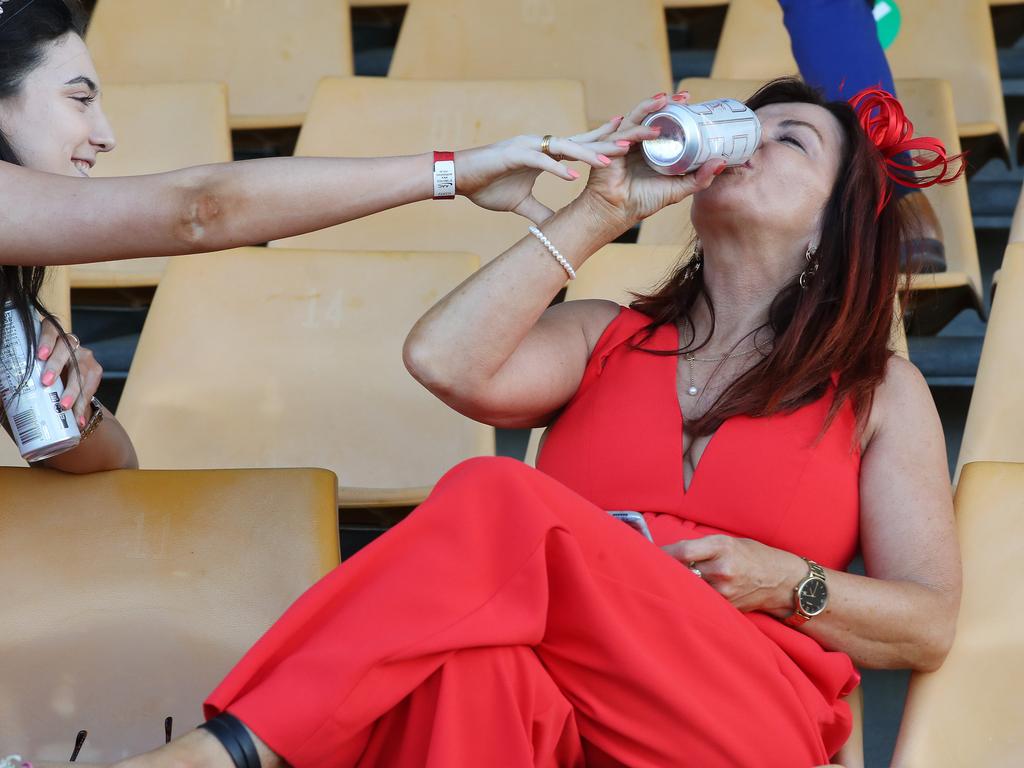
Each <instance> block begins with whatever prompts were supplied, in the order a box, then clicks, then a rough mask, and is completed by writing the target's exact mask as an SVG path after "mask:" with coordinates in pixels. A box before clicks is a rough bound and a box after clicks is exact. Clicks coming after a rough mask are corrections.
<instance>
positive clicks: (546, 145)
mask: <svg viewBox="0 0 1024 768" xmlns="http://www.w3.org/2000/svg"><path fill="white" fill-rule="evenodd" d="M554 138H555V137H554V136H552V135H551V134H550V133H548V134H545V135H544V138H543V139H541V140H540V151H541V152H543V153H544V154H545V155H547V156H548V157H553V158H554V159H555V160H561V159H562V156H561V155H556V154H553V153H552V152H551V140H552V139H554Z"/></svg>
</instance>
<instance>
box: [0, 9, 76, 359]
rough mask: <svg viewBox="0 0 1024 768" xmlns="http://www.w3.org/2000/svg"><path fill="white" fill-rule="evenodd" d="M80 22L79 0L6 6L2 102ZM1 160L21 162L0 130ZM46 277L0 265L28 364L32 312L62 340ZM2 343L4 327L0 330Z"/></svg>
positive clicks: (2, 289) (1, 23)
mask: <svg viewBox="0 0 1024 768" xmlns="http://www.w3.org/2000/svg"><path fill="white" fill-rule="evenodd" d="M84 19H85V14H84V13H83V12H82V8H81V6H80V4H79V3H78V2H77V0H32V1H29V0H23V1H22V2H20V3H11V2H8V3H7V4H6V5H5V6H4V13H3V15H2V16H0V99H9V98H14V97H16V96H17V95H18V94H19V93H20V92H21V88H22V85H23V84H24V82H25V78H26V77H27V76H28V75H29V73H31V72H32V70H33V69H35V68H36V67H38V66H39V64H40V63H41V62H42V60H43V56H44V55H45V50H46V46H47V45H49V44H50V43H52V42H54V41H55V40H59V39H60V38H62V37H63V36H64V35H66V34H68V33H70V32H73V33H75V34H77V35H80V36H81V35H82V34H83V33H84V30H85V23H84ZM0 161H2V162H5V163H13V164H14V165H21V164H22V163H21V161H20V160H19V158H18V156H17V154H16V152H15V151H14V148H13V147H12V146H11V145H10V142H8V140H7V138H6V137H5V136H4V135H3V132H2V131H0ZM45 275H46V270H45V269H44V268H43V267H17V266H10V265H0V310H2V309H3V307H4V304H5V303H6V302H9V303H10V304H12V305H13V306H14V309H15V311H16V312H17V313H18V316H19V317H20V318H21V322H22V325H23V326H24V327H25V332H26V334H27V336H28V356H29V358H30V360H31V358H32V357H34V355H35V347H36V336H35V329H34V327H33V322H32V315H33V312H38V313H39V314H40V315H42V316H43V317H45V318H46V319H48V320H50V321H51V322H52V323H54V325H56V327H57V328H58V331H59V333H60V335H61V336H62V337H63V336H64V331H63V330H62V329H61V328H60V323H59V322H58V321H57V319H56V318H55V317H54V316H53V315H51V314H50V313H49V312H48V311H47V309H46V308H45V307H44V306H43V305H42V303H41V302H40V300H39V291H40V290H41V289H42V287H43V282H44V280H45ZM2 342H3V328H2V326H0V343H2ZM30 360H29V361H26V362H30ZM73 366H75V367H77V364H76V363H74V362H73ZM29 371H31V365H30V366H29Z"/></svg>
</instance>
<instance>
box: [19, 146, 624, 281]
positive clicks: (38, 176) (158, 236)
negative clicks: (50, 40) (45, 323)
mask: <svg viewBox="0 0 1024 768" xmlns="http://www.w3.org/2000/svg"><path fill="white" fill-rule="evenodd" d="M616 149H617V148H614V145H612V147H608V146H607V145H606V144H600V143H590V142H582V143H580V144H578V145H575V146H572V147H571V148H570V151H569V152H567V153H566V155H567V158H566V159H576V160H582V161H584V162H587V163H588V164H590V165H593V166H598V165H603V163H602V162H601V161H600V160H599V159H598V152H601V151H605V152H614V151H616ZM455 167H456V177H457V179H456V185H457V192H458V193H459V194H462V195H465V196H466V197H469V198H471V199H472V198H474V196H478V195H480V194H481V193H482V192H484V191H485V190H486V191H487V192H488V195H486V197H485V198H484V199H483V200H481V204H482V205H485V206H486V207H488V208H492V209H496V210H519V211H520V212H523V213H525V214H526V215H529V213H528V210H529V209H531V208H533V207H535V206H536V205H537V203H536V201H535V200H534V199H533V198H532V197H531V196H530V189H531V188H532V179H530V182H529V183H527V184H525V185H524V184H522V183H520V182H519V178H518V177H521V176H523V174H524V171H529V169H535V171H548V172H551V173H554V174H555V175H557V176H559V177H561V178H563V179H566V180H571V179H573V178H576V177H577V176H578V174H577V173H576V172H575V171H573V170H571V169H569V168H568V167H567V166H565V165H563V164H562V163H559V162H556V161H555V160H554V159H552V158H551V157H548V156H547V155H545V154H543V153H541V152H540V138H539V137H533V136H521V137H517V138H516V139H511V140H509V141H505V142H501V143H499V144H492V145H490V146H487V147H481V148H477V149H470V150H465V151H462V152H458V153H456V157H455ZM526 175H529V174H528V173H527V174H526ZM496 184H498V185H500V190H499V192H500V193H501V194H498V195H494V194H492V193H493V191H494V188H495V185H496ZM523 190H525V192H523ZM432 195H433V156H432V155H430V154H423V155H414V156H409V157H387V158H366V159H349V158H271V159H266V160H248V161H244V162H235V163H222V164H218V165H207V166H198V167H195V168H188V169H185V170H180V171H173V172H170V173H163V174H155V175H150V176H137V177H129V178H117V179H81V178H71V177H63V176H54V175H50V174H45V173H39V172H36V171H32V170H29V169H27V168H22V167H19V166H14V165H10V164H7V163H0V233H2V234H0V263H2V264H12V265H37V266H48V265H54V264H71V263H82V262H91V261H114V260H117V259H127V258H136V257H143V256H171V255H178V254H185V253H200V252H204V251H218V250H223V249H225V248H234V247H237V246H241V245H252V244H256V243H263V242H266V241H268V240H275V239H278V238H283V237H290V236H292V235H297V234H301V233H304V232H311V231H313V230H317V229H322V228H324V227H329V226H333V225H335V224H341V223H343V222H346V221H350V220H352V219H356V218H359V217H361V216H368V215H370V214H372V213H377V212H378V211H383V210H386V209H388V208H394V207H396V206H399V205H404V204H406V203H411V202H415V201H418V200H426V199H429V198H430V197H432ZM445 204H446V203H444V202H438V205H445ZM524 209H525V210H524Z"/></svg>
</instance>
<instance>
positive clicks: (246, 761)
mask: <svg viewBox="0 0 1024 768" xmlns="http://www.w3.org/2000/svg"><path fill="white" fill-rule="evenodd" d="M199 727H200V728H203V729H204V730H206V731H209V732H210V733H211V734H212V735H213V736H214V737H215V738H216V739H217V741H219V742H220V743H221V744H222V745H223V747H224V749H226V750H227V751H228V755H230V756H231V761H232V762H233V763H234V764H235V768H261V767H260V755H259V752H257V751H256V745H255V744H254V743H253V740H252V737H251V736H250V735H249V731H248V729H247V728H246V727H245V725H243V724H242V721H241V720H239V719H238V718H237V717H235V716H234V715H232V714H231V713H230V712H221V713H220V714H219V715H217V716H216V717H215V718H213V719H212V720H207V721H206V722H205V723H203V724H202V725H200V726H199Z"/></svg>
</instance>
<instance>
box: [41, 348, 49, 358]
mask: <svg viewBox="0 0 1024 768" xmlns="http://www.w3.org/2000/svg"><path fill="white" fill-rule="evenodd" d="M39 359H40V360H49V359H50V348H49V347H40V348H39Z"/></svg>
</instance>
